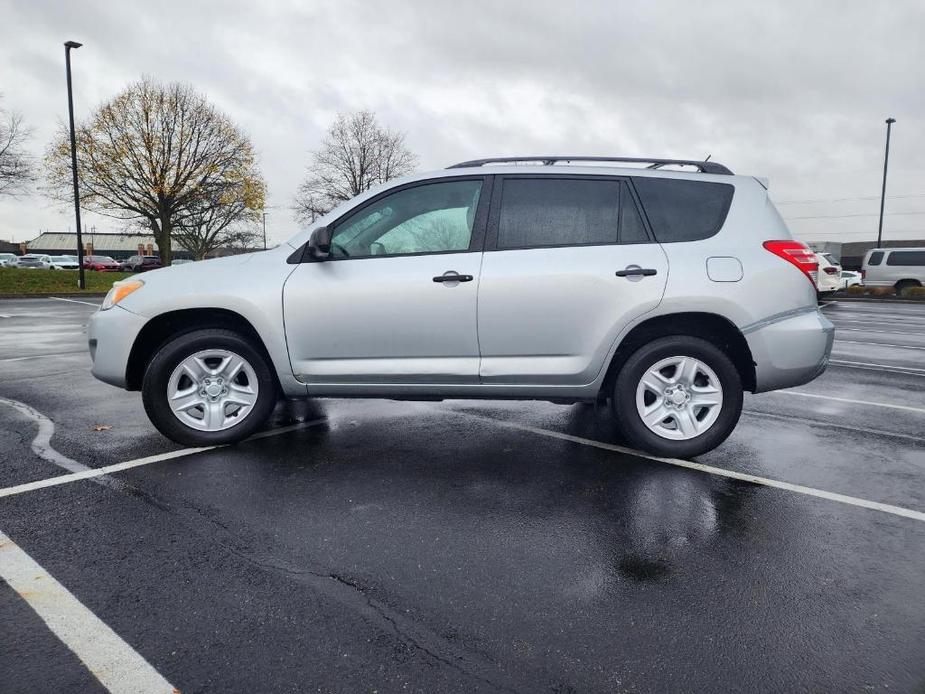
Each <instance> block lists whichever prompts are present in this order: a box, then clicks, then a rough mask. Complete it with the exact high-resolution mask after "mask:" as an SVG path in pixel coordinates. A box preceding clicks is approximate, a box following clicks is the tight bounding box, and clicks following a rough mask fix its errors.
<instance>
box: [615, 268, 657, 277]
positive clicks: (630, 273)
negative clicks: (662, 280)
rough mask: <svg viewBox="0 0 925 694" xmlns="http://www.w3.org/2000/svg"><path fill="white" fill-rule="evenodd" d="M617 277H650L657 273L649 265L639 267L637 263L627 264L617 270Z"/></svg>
mask: <svg viewBox="0 0 925 694" xmlns="http://www.w3.org/2000/svg"><path fill="white" fill-rule="evenodd" d="M615 274H616V275H617V277H651V276H652V275H656V274H658V270H656V269H655V268H651V267H639V266H638V265H627V266H626V269H625V270H617V272H616V273H615Z"/></svg>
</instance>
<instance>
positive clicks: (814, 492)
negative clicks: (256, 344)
mask: <svg viewBox="0 0 925 694" xmlns="http://www.w3.org/2000/svg"><path fill="white" fill-rule="evenodd" d="M457 414H460V415H463V416H465V417H473V418H475V419H480V420H482V421H485V422H491V423H492V424H496V425H498V426H501V427H505V428H507V429H515V430H519V431H525V432H529V433H531V434H537V435H539V436H546V437H549V438H553V439H559V440H561V441H570V442H571V443H578V444H581V445H583V446H592V447H594V448H600V449H602V450H605V451H613V452H614V453H623V454H626V455H631V456H634V457H636V458H644V459H645V460H651V461H654V462H657V463H665V464H666V465H674V466H676V467H681V468H687V469H688V470H696V471H698V472H706V473H707V474H710V475H716V476H718V477H728V478H730V479H736V480H742V481H743V482H751V483H752V484H759V485H762V486H765V487H774V488H775V489H783V490H786V491H789V492H796V493H797V494H805V495H806V496H814V497H817V498H819V499H827V500H828V501H836V502H838V503H841V504H848V505H849V506H859V507H861V508H867V509H871V510H873V511H882V512H883V513H889V514H892V515H894V516H902V517H903V518H911V519H913V520H917V521H923V522H925V513H923V512H921V511H913V510H912V509H909V508H903V507H902V506H893V505H892V504H882V503H880V502H879V501H870V500H868V499H861V498H858V497H855V496H848V495H846V494H837V493H835V492H827V491H825V490H823V489H814V488H813V487H806V486H803V485H802V484H791V483H790V482H782V481H780V480H772V479H769V478H767V477H759V476H757V475H750V474H748V473H745V472H736V471H734V470H726V469H724V468H719V467H714V466H712V465H703V464H702V463H695V462H693V461H690V460H681V459H680V458H661V457H659V456H654V455H649V454H648V453H644V452H642V451H637V450H635V449H633V448H627V447H625V446H618V445H616V444H613V443H604V442H603V441H595V440H594V439H586V438H584V437H581V436H573V435H572V434H564V433H562V432H559V431H552V430H550V429H541V428H539V427H534V426H530V425H527V424H518V423H516V422H507V421H504V420H501V419H495V418H494V417H486V416H485V415H479V414H473V413H471V412H457Z"/></svg>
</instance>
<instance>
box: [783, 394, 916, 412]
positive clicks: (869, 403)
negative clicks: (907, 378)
mask: <svg viewBox="0 0 925 694" xmlns="http://www.w3.org/2000/svg"><path fill="white" fill-rule="evenodd" d="M773 392H774V393H775V394H780V395H798V396H800V397H801V398H818V399H820V400H834V401H835V402H846V403H849V404H851V405H865V406H867V407H887V408H889V409H891V410H904V411H906V412H920V413H922V414H925V407H912V406H911V405H893V404H890V403H888V402H874V401H872V400H854V399H852V398H837V397H835V396H834V395H818V394H816V393H803V392H801V391H799V390H776V391H773Z"/></svg>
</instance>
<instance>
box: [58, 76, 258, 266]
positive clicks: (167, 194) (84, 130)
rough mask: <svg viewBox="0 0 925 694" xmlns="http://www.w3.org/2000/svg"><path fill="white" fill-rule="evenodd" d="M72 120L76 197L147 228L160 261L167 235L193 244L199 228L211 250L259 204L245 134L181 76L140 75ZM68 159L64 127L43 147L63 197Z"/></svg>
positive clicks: (166, 252)
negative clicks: (179, 80)
mask: <svg viewBox="0 0 925 694" xmlns="http://www.w3.org/2000/svg"><path fill="white" fill-rule="evenodd" d="M76 130H77V173H78V175H79V177H80V203H81V206H82V207H84V208H86V209H88V210H92V211H94V212H98V213H100V214H103V215H107V216H111V217H116V218H119V219H124V220H130V221H133V222H136V223H141V224H143V225H144V226H147V227H148V228H150V229H151V231H152V232H153V234H154V238H155V241H156V242H157V247H158V251H159V252H160V257H161V263H162V264H164V265H169V264H170V260H171V256H172V241H174V240H177V241H179V242H181V243H182V245H184V246H186V247H189V246H191V245H195V244H194V241H195V240H196V237H197V235H200V236H202V235H205V236H208V237H209V239H210V240H209V242H208V244H207V245H209V246H211V248H210V249H209V250H214V248H215V247H218V246H221V245H223V243H224V241H223V239H222V234H223V233H225V234H230V233H238V230H240V229H241V228H242V226H243V227H246V226H247V225H248V224H253V223H254V222H255V220H256V214H257V210H260V209H262V208H263V206H264V198H265V194H266V186H265V184H264V182H263V178H262V177H261V175H260V172H259V170H258V168H257V164H256V156H255V154H254V149H253V146H252V145H251V143H250V140H249V139H248V137H247V136H246V135H245V134H244V133H243V132H242V131H241V130H240V129H239V128H238V127H237V126H235V125H234V124H233V123H232V122H231V121H230V120H229V119H228V118H227V117H226V116H225V115H224V114H222V113H220V112H219V111H218V110H217V109H215V107H213V106H212V105H211V104H210V103H209V102H208V101H206V99H205V98H204V97H203V96H202V95H200V94H199V93H197V92H196V91H195V90H193V89H192V88H191V87H189V86H187V85H183V84H176V83H173V84H163V83H160V82H158V81H156V80H153V79H151V78H148V77H145V78H142V79H141V81H139V82H136V83H134V84H131V85H129V86H128V87H127V88H126V89H125V90H123V91H122V92H121V93H120V94H118V95H117V96H116V97H115V98H113V99H112V100H110V101H108V102H106V103H104V104H103V105H101V106H100V107H99V108H98V109H97V110H96V112H95V113H93V115H92V116H91V117H90V118H89V119H88V120H87V121H84V122H81V123H79V124H78V125H77V128H76ZM70 167H71V163H70V141H69V137H68V133H67V131H66V130H65V129H64V128H62V129H61V131H60V132H59V133H58V135H57V136H56V138H55V140H54V141H53V142H52V143H51V145H50V146H49V148H48V151H47V153H46V156H45V174H46V191H47V192H48V193H49V194H50V195H52V196H53V197H56V198H58V199H60V200H62V201H66V200H67V199H68V195H69V193H70V185H71V178H70V177H71V168H70ZM217 220H219V221H217ZM216 241H217V246H216V245H215V244H216ZM191 250H192V251H193V252H194V253H197V255H199V253H198V252H197V250H194V249H191Z"/></svg>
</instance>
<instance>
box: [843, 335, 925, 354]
mask: <svg viewBox="0 0 925 694" xmlns="http://www.w3.org/2000/svg"><path fill="white" fill-rule="evenodd" d="M835 342H836V343H840V344H843V345H872V346H874V347H898V348H899V349H916V350H919V351H925V347H916V346H914V345H894V344H890V343H888V342H867V341H866V340H840V339H838V338H836V339H835Z"/></svg>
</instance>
